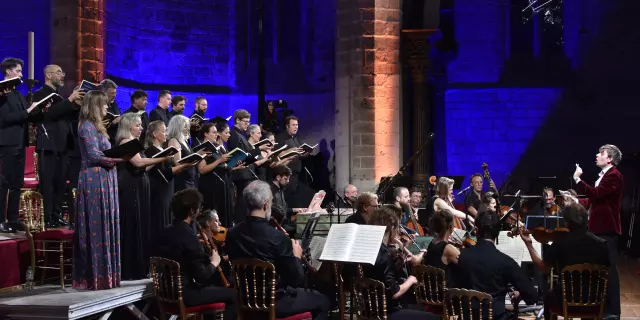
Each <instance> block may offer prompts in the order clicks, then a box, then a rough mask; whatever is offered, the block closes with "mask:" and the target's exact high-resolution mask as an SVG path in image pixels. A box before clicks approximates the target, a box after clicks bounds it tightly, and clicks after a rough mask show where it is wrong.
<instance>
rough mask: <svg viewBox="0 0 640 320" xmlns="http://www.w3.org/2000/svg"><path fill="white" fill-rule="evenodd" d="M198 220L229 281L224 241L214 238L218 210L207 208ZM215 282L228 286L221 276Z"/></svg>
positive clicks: (217, 223) (206, 251)
mask: <svg viewBox="0 0 640 320" xmlns="http://www.w3.org/2000/svg"><path fill="white" fill-rule="evenodd" d="M201 129H202V128H201ZM200 141H202V140H200ZM197 220H198V224H199V225H200V228H199V230H201V232H202V233H204V237H203V235H198V237H199V238H200V242H201V243H202V248H203V250H204V252H205V253H207V254H209V255H211V249H210V248H211V247H212V246H215V250H216V251H217V252H218V255H220V259H221V261H220V267H221V268H222V272H223V274H224V276H225V279H226V280H227V281H229V279H231V264H230V263H229V256H228V255H227V254H226V253H225V252H224V243H215V240H212V239H214V237H215V235H216V234H218V233H219V232H220V218H219V217H218V213H217V212H216V210H205V211H202V213H200V215H199V216H198V219H197ZM205 237H206V238H205ZM204 241H209V244H206V243H204ZM212 242H213V243H212ZM213 284H214V285H216V286H218V287H224V286H226V285H225V283H223V280H222V278H221V277H214V278H213Z"/></svg>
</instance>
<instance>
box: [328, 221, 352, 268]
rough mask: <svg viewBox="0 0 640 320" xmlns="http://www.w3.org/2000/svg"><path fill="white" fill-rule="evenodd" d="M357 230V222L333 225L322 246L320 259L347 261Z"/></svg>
mask: <svg viewBox="0 0 640 320" xmlns="http://www.w3.org/2000/svg"><path fill="white" fill-rule="evenodd" d="M357 231H358V225H357V224H355V223H341V224H334V225H332V226H331V229H329V234H328V235H327V239H326V242H325V244H324V247H323V248H322V255H321V256H320V260H328V261H347V260H348V259H349V250H350V249H351V245H352V243H353V241H354V239H355V237H356V232H357Z"/></svg>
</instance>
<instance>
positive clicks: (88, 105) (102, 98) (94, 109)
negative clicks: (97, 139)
mask: <svg viewBox="0 0 640 320" xmlns="http://www.w3.org/2000/svg"><path fill="white" fill-rule="evenodd" d="M108 101H109V99H108V98H107V95H106V94H105V93H104V92H101V91H95V90H94V91H89V92H87V95H86V96H85V97H84V100H83V101H82V107H80V117H79V120H80V121H79V123H82V122H83V121H89V122H91V123H92V124H93V126H94V127H96V129H98V132H100V133H101V134H102V135H103V136H105V137H109V135H108V134H107V128H106V127H105V126H104V124H103V123H102V108H103V107H104V105H105V104H107V103H108Z"/></svg>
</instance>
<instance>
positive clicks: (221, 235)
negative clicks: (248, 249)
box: [213, 226, 229, 243]
mask: <svg viewBox="0 0 640 320" xmlns="http://www.w3.org/2000/svg"><path fill="white" fill-rule="evenodd" d="M219 228H220V229H219V231H218V232H217V233H214V234H213V240H215V241H216V242H217V243H224V242H225V240H227V231H229V230H228V229H227V228H225V227H223V226H220V227H219Z"/></svg>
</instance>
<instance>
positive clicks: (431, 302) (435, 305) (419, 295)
mask: <svg viewBox="0 0 640 320" xmlns="http://www.w3.org/2000/svg"><path fill="white" fill-rule="evenodd" d="M413 275H414V276H415V277H416V279H417V280H418V285H417V286H416V287H415V292H416V300H417V301H418V303H419V304H422V305H423V306H424V308H425V310H426V311H427V312H431V313H435V314H442V305H443V303H444V291H445V290H446V289H447V277H446V275H445V272H444V270H442V269H440V268H436V267H432V266H426V265H417V266H413Z"/></svg>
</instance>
